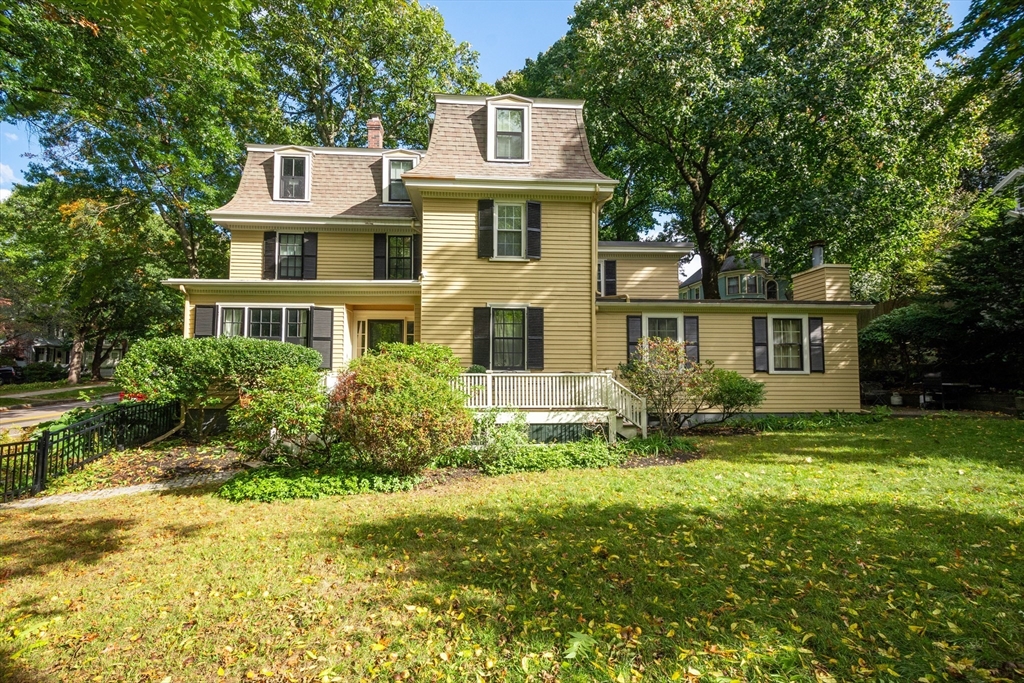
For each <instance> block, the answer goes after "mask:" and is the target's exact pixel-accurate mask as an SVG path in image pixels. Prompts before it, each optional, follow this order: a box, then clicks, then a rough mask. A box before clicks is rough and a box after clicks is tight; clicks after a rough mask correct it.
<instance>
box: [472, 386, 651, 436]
mask: <svg viewBox="0 0 1024 683" xmlns="http://www.w3.org/2000/svg"><path fill="white" fill-rule="evenodd" d="M456 387H458V388H459V389H461V390H462V391H463V392H465V393H466V395H467V396H468V398H467V399H466V405H467V406H469V407H470V408H517V409H520V410H607V411H612V410H614V411H615V412H616V413H618V414H619V415H621V416H622V417H623V418H624V419H625V420H627V421H628V422H630V423H631V424H633V425H634V426H636V427H639V428H640V429H641V431H642V432H643V434H644V436H646V435H647V406H646V401H644V399H642V398H640V397H639V396H637V395H636V394H634V393H633V392H632V391H630V390H629V389H627V388H626V387H625V386H623V385H622V384H621V383H620V382H618V381H617V380H616V379H615V378H614V377H612V376H611V375H610V374H608V373H606V372H565V373H562V372H557V373H556V372H509V373H501V372H489V373H466V374H463V375H459V378H458V380H456Z"/></svg>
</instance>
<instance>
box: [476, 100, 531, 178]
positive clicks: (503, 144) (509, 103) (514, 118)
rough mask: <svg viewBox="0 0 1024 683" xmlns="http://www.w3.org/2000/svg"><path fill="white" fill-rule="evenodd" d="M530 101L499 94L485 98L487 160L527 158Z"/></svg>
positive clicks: (514, 161)
mask: <svg viewBox="0 0 1024 683" xmlns="http://www.w3.org/2000/svg"><path fill="white" fill-rule="evenodd" d="M532 111H533V101H532V100H528V99H526V98H525V97H517V96H515V95H499V96H497V97H492V98H490V99H488V101H487V160H488V161H503V162H506V163H523V162H528V161H530V147H531V145H530V137H531V136H530V130H531V125H532V124H531V112H532Z"/></svg>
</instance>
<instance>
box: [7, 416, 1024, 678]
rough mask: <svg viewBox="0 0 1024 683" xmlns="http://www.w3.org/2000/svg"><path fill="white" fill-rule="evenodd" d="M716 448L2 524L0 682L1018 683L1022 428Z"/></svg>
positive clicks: (57, 514)
mask: <svg viewBox="0 0 1024 683" xmlns="http://www.w3.org/2000/svg"><path fill="white" fill-rule="evenodd" d="M698 446H699V447H700V448H701V449H702V450H703V452H704V453H705V457H704V458H703V459H701V460H697V461H694V462H690V463H687V464H685V465H678V466H672V467H653V468H640V469H631V470H620V469H604V470H560V471H556V472H547V473H535V474H519V475H512V476H506V477H496V478H478V479H474V480H470V481H466V482H462V483H454V484H452V485H450V486H448V487H444V488H440V489H435V490H432V491H412V492H404V493H395V494H386V495H361V496H349V497H339V498H328V499H320V500H298V501H289V502H279V503H269V504H268V503H230V502H227V501H223V500H220V499H218V498H216V497H215V496H213V495H212V492H211V491H198V492H197V491H192V492H177V493H174V494H167V495H152V496H136V497H131V498H120V499H111V500H107V501H92V502H88V503H81V504H77V505H71V506H65V507H53V508H41V509H36V510H25V511H3V512H0V515H3V517H2V521H0V680H4V681H8V680H13V681H50V680H61V681H64V680H67V681H114V680H117V681H121V680H133V681H134V680H151V681H163V680H165V677H170V678H171V680H172V681H197V680H198V681H215V680H228V681H239V680H242V681H247V680H260V681H263V680H307V681H311V680H316V681H320V680H329V681H330V680H336V681H354V680H361V679H367V680H380V681H384V680H396V677H397V679H398V680H402V679H408V680H414V681H432V680H452V681H475V680H481V679H482V680H487V681H505V680H507V681H525V680H527V679H530V680H535V681H544V680H556V679H557V680H561V681H595V680H596V681H612V680H614V681H635V680H649V681H662V680H672V679H676V678H678V679H679V680H698V679H699V680H703V681H719V680H757V681H761V680H775V681H793V680H795V681H818V682H824V681H830V680H836V681H840V680H872V681H874V680H901V681H918V680H925V681H930V680H947V679H948V680H967V681H981V680H988V679H991V678H1000V677H1001V678H1004V679H1015V678H1020V677H1021V676H1024V672H1020V671H1018V672H1016V673H1015V672H1014V669H1013V668H1012V667H1013V666H1014V664H1013V663H1015V664H1016V666H1021V665H1024V598H1022V594H1024V480H1022V476H1024V423H1021V422H1019V421H1012V420H994V419H967V418H931V419H920V420H887V421H883V422H880V423H877V424H868V425H856V426H848V427H837V428H832V429H827V430H826V429H821V430H814V431H803V432H799V431H798V432H777V433H772V434H761V435H752V436H739V437H707V438H701V439H699V440H698ZM567 655H572V656H571V657H567ZM221 674H223V675H221ZM897 676H898V677H899V678H897Z"/></svg>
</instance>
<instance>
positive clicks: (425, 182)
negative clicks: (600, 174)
mask: <svg viewBox="0 0 1024 683" xmlns="http://www.w3.org/2000/svg"><path fill="white" fill-rule="evenodd" d="M402 179H403V180H404V181H405V186H406V187H408V188H417V189H419V190H448V189H487V190H505V191H509V192H535V191H540V192H589V193H604V192H609V193H610V192H614V191H615V187H616V186H617V185H618V184H619V181H618V180H568V179H567V180H551V179H549V178H473V177H459V176H452V177H446V178H425V177H422V176H420V177H417V176H413V177H409V176H403V178H402Z"/></svg>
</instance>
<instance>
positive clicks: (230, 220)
mask: <svg viewBox="0 0 1024 683" xmlns="http://www.w3.org/2000/svg"><path fill="white" fill-rule="evenodd" d="M405 206H407V205H395V208H396V209H400V208H405ZM206 213H207V215H208V216H209V217H210V218H211V219H213V221H214V222H215V223H217V224H219V225H225V226H226V225H296V226H299V225H312V226H317V225H323V226H327V225H336V226H352V227H358V226H382V227H387V226H394V227H406V226H412V225H413V223H414V219H413V218H411V217H409V216H396V217H394V218H388V217H386V216H303V215H301V214H272V213H262V214H261V213H219V212H218V210H216V209H215V210H213V211H207V212H206Z"/></svg>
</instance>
